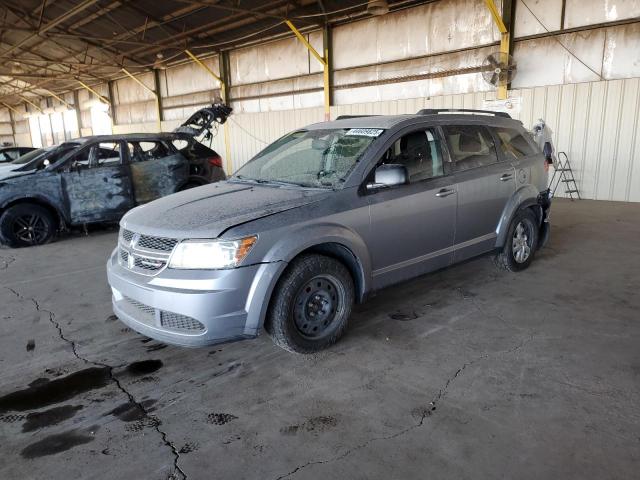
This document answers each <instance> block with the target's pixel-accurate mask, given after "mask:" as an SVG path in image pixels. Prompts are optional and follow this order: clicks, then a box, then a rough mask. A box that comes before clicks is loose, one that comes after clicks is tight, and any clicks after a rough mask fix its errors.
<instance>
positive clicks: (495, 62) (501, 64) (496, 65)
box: [482, 52, 518, 87]
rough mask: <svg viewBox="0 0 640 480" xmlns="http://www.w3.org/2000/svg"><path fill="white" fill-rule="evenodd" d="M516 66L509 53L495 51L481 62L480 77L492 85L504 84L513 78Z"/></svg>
mask: <svg viewBox="0 0 640 480" xmlns="http://www.w3.org/2000/svg"><path fill="white" fill-rule="evenodd" d="M517 67H518V66H517V64H516V61H515V60H514V59H513V57H512V56H511V55H509V54H508V53H503V52H495V53H492V54H491V55H489V56H488V57H487V58H485V59H484V62H482V77H483V78H484V80H485V82H487V83H490V84H491V85H493V86H494V87H497V86H499V85H506V84H508V83H511V81H512V80H513V79H514V78H515V76H516V70H517Z"/></svg>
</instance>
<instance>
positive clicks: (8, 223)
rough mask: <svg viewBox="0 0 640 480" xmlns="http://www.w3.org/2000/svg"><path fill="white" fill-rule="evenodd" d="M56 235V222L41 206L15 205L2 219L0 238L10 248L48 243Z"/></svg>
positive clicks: (0, 222)
mask: <svg viewBox="0 0 640 480" xmlns="http://www.w3.org/2000/svg"><path fill="white" fill-rule="evenodd" d="M54 233H55V220H54V219H53V216H52V215H51V213H49V211H47V210H46V209H45V208H43V207H41V206H39V205H14V206H13V207H10V208H8V209H7V210H6V211H5V212H4V213H3V214H2V216H1V217H0V237H1V238H2V240H3V242H4V243H6V244H7V245H9V246H10V247H29V246H32V245H42V244H44V243H47V242H48V241H49V240H51V238H52V237H53V234H54Z"/></svg>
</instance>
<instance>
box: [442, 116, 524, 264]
mask: <svg viewBox="0 0 640 480" xmlns="http://www.w3.org/2000/svg"><path fill="white" fill-rule="evenodd" d="M442 129H443V132H444V137H445V139H446V142H447V146H448V148H449V154H450V156H451V158H452V160H453V170H454V177H455V182H456V184H457V190H458V211H457V216H456V234H455V246H454V258H453V261H454V262H459V261H461V260H464V259H466V258H470V257H473V256H475V255H479V254H481V253H484V252H487V251H490V250H491V249H493V247H494V245H495V239H496V229H497V226H498V222H499V221H500V216H501V214H502V210H503V209H504V207H505V205H506V203H507V201H508V200H509V198H510V197H511V196H512V195H513V193H514V192H515V169H514V167H513V165H511V163H510V162H508V161H504V158H503V157H502V156H501V157H500V159H499V158H498V154H497V151H496V146H495V142H494V139H493V136H492V135H491V132H490V131H489V129H488V128H487V127H485V126H483V125H445V126H443V127H442Z"/></svg>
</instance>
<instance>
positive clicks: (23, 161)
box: [11, 148, 45, 165]
mask: <svg viewBox="0 0 640 480" xmlns="http://www.w3.org/2000/svg"><path fill="white" fill-rule="evenodd" d="M44 152H45V149H43V148H38V149H36V150H32V151H30V152H29V153H25V154H24V155H22V156H21V157H18V158H17V159H15V160H14V161H13V162H11V165H24V164H26V163H29V162H30V161H31V160H33V159H34V158H36V157H39V156H40V155H42V154H43V153H44Z"/></svg>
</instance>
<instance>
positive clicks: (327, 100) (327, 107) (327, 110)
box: [285, 20, 331, 120]
mask: <svg viewBox="0 0 640 480" xmlns="http://www.w3.org/2000/svg"><path fill="white" fill-rule="evenodd" d="M285 23H286V24H287V26H288V27H289V29H290V30H291V31H292V32H293V33H294V35H295V36H296V37H298V40H300V42H302V44H303V45H304V46H305V47H307V50H309V52H311V54H312V55H313V56H314V57H316V59H317V60H318V61H319V62H320V63H321V64H322V68H323V74H322V79H323V84H324V119H325V120H329V119H330V116H331V92H330V90H329V89H330V85H329V80H330V78H329V46H328V45H324V57H323V56H322V55H320V54H319V53H318V52H317V51H316V49H315V48H313V46H312V45H311V44H310V43H309V42H308V41H307V39H306V38H305V36H304V35H303V34H302V33H300V31H299V30H298V29H297V28H296V27H295V25H294V24H293V23H291V22H290V21H289V20H285Z"/></svg>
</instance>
